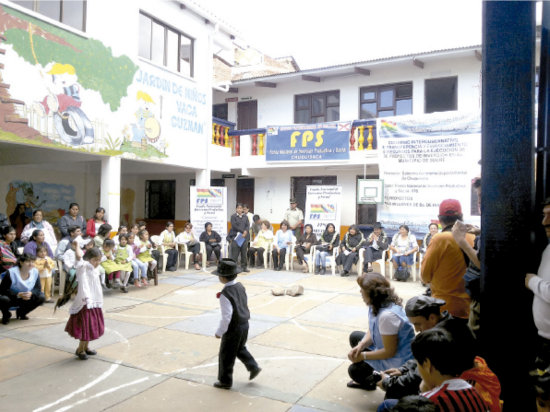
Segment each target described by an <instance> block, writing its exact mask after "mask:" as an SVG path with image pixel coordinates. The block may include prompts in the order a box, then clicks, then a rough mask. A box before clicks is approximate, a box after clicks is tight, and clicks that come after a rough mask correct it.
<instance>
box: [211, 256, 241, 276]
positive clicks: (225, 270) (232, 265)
mask: <svg viewBox="0 0 550 412" xmlns="http://www.w3.org/2000/svg"><path fill="white" fill-rule="evenodd" d="M212 274H213V275H217V276H233V275H237V274H239V269H238V268H237V262H235V261H234V260H233V259H226V258H224V259H222V260H220V263H218V267H217V269H216V270H215V271H213V272H212Z"/></svg>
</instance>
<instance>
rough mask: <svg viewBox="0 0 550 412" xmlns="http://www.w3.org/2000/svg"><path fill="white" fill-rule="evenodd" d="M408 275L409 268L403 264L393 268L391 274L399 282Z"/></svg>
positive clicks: (403, 280) (404, 279) (404, 280)
mask: <svg viewBox="0 0 550 412" xmlns="http://www.w3.org/2000/svg"><path fill="white" fill-rule="evenodd" d="M410 276H411V272H409V269H407V268H404V267H403V266H399V267H398V268H397V269H395V273H394V274H393V278H394V279H395V280H397V281H400V282H406V281H407V279H409V277H410Z"/></svg>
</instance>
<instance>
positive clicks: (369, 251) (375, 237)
mask: <svg viewBox="0 0 550 412" xmlns="http://www.w3.org/2000/svg"><path fill="white" fill-rule="evenodd" d="M383 229H384V228H383V227H382V223H380V222H376V223H375V224H374V226H373V229H372V233H371V234H370V235H369V237H368V238H367V243H366V246H367V247H366V248H365V264H364V265H363V272H365V273H366V272H372V262H374V261H375V260H378V259H382V252H383V251H384V250H386V249H387V248H388V237H387V236H386V233H385V232H384V230H383Z"/></svg>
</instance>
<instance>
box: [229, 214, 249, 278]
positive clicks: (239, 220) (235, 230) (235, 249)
mask: <svg viewBox="0 0 550 412" xmlns="http://www.w3.org/2000/svg"><path fill="white" fill-rule="evenodd" d="M238 234H240V235H239V236H238V238H237V239H235V238H236V237H237V235H238ZM227 240H228V241H229V242H231V243H230V244H229V256H230V257H231V259H233V260H234V261H235V262H238V261H239V253H240V254H241V270H242V271H243V272H250V270H248V268H247V267H246V266H247V264H248V258H247V256H248V242H249V241H250V221H249V220H248V216H246V215H245V214H244V211H243V204H242V203H237V208H236V213H234V214H233V215H231V230H230V231H229V234H228V235H227ZM241 241H242V243H241Z"/></svg>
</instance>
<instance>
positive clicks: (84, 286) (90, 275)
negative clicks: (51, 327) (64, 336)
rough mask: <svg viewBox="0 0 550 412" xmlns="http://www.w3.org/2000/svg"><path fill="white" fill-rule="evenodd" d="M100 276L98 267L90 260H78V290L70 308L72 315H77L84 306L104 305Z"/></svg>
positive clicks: (99, 306)
mask: <svg viewBox="0 0 550 412" xmlns="http://www.w3.org/2000/svg"><path fill="white" fill-rule="evenodd" d="M100 276H101V275H100V274H99V271H98V270H97V268H94V267H93V266H92V264H91V263H90V262H88V261H86V260H83V259H80V260H79V261H77V262H76V280H77V282H78V292H77V294H76V297H75V299H74V302H73V304H72V306H71V308H70V309H69V313H70V314H71V315H76V314H77V313H78V312H80V310H81V309H82V308H83V307H84V306H86V308H88V309H93V308H101V307H103V290H102V289H101V279H100Z"/></svg>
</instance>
